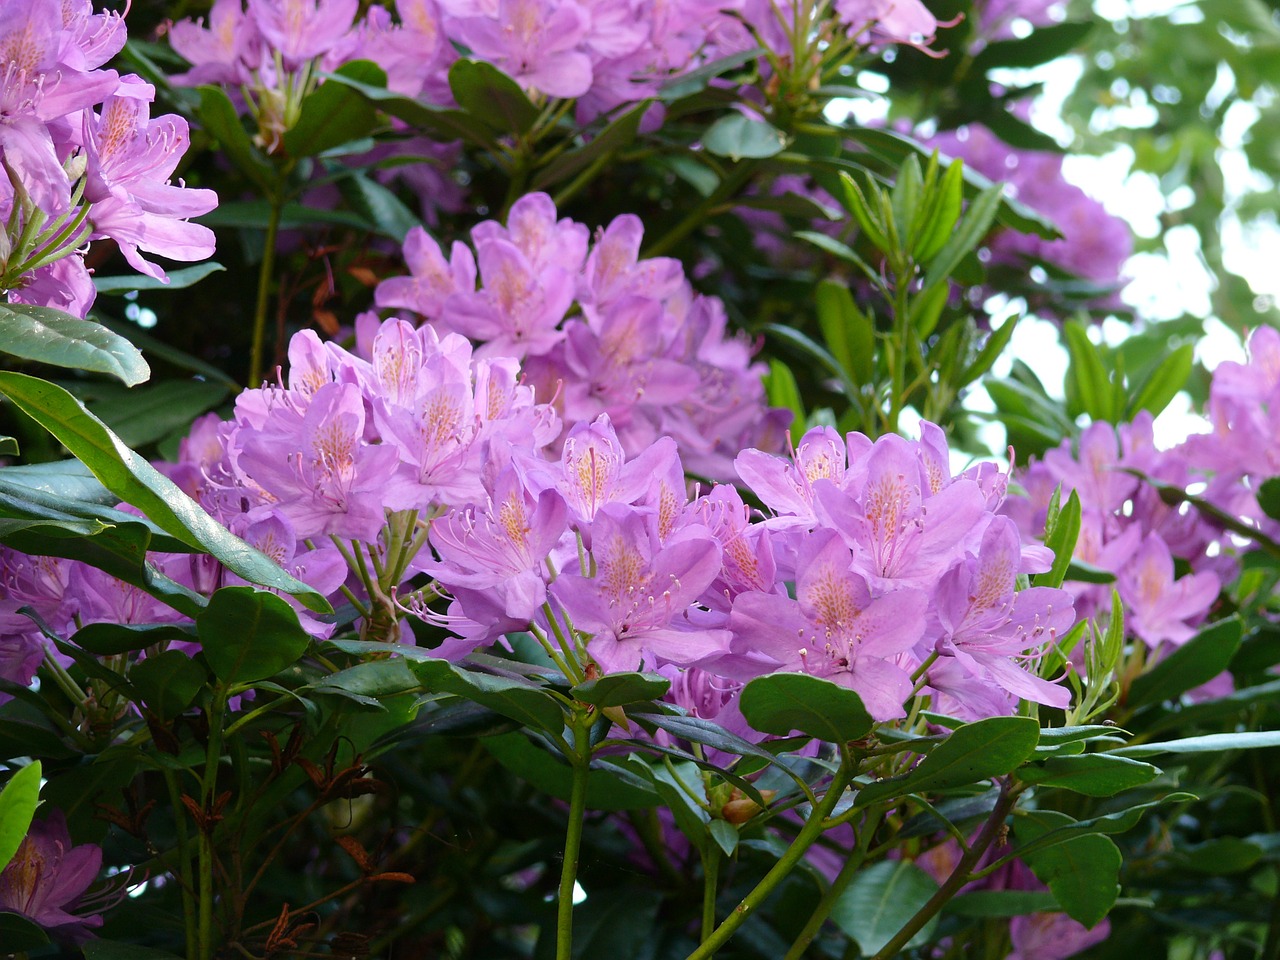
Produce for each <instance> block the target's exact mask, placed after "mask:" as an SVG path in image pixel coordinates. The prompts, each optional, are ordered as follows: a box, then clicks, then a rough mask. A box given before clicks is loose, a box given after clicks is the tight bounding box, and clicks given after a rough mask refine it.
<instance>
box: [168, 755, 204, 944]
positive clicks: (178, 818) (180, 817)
mask: <svg viewBox="0 0 1280 960" xmlns="http://www.w3.org/2000/svg"><path fill="white" fill-rule="evenodd" d="M164 780H165V783H166V784H167V785H168V787H169V803H170V805H171V806H172V807H173V818H174V821H175V822H176V830H177V835H178V836H177V839H178V857H179V860H180V863H181V866H180V867H179V869H180V870H181V873H180V874H179V875H178V886H179V887H181V888H182V920H183V927H184V928H185V929H186V933H187V956H188V957H195V956H197V950H198V946H197V945H198V943H199V934H198V932H197V929H196V902H195V897H194V896H192V893H191V847H190V845H189V843H188V835H187V818H186V816H185V815H184V813H183V806H182V801H181V800H180V799H179V793H178V777H177V775H176V774H175V773H174V772H173V771H172V770H165V771H164Z"/></svg>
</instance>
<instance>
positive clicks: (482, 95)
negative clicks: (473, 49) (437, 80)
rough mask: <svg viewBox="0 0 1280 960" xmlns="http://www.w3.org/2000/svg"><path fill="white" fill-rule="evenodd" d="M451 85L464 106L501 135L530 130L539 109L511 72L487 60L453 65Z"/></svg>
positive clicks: (450, 74)
mask: <svg viewBox="0 0 1280 960" xmlns="http://www.w3.org/2000/svg"><path fill="white" fill-rule="evenodd" d="M449 89H450V90H451V91H452V92H453V99H454V100H456V101H457V102H458V106H460V107H461V108H462V109H463V110H465V111H466V112H467V113H468V114H470V115H471V116H473V117H475V118H476V119H477V120H479V121H481V122H482V123H484V124H486V125H487V126H489V127H490V128H491V129H492V130H493V131H494V132H495V133H498V134H500V135H510V134H522V133H528V132H529V130H530V129H531V128H532V127H533V125H534V123H536V122H537V120H538V113H539V110H538V108H537V107H536V106H534V105H533V102H532V101H531V100H530V99H529V96H528V94H526V93H525V92H524V90H523V88H521V86H520V84H518V83H516V82H515V81H514V80H512V79H511V78H510V77H509V76H507V75H506V74H505V73H503V72H502V71H501V70H499V69H498V68H497V67H495V66H494V65H493V64H491V63H487V62H485V61H484V60H466V59H463V60H458V61H456V62H455V63H454V64H453V66H451V67H450V68H449Z"/></svg>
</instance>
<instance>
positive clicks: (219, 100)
mask: <svg viewBox="0 0 1280 960" xmlns="http://www.w3.org/2000/svg"><path fill="white" fill-rule="evenodd" d="M199 91H200V107H199V109H198V110H197V111H196V115H197V116H198V117H199V118H200V125H201V126H203V127H204V129H205V130H206V131H208V133H209V135H210V136H211V137H213V138H214V139H215V140H217V141H218V143H219V144H220V145H221V146H222V151H223V153H225V154H226V156H227V159H228V160H230V161H231V163H232V165H233V166H235V167H236V168H237V169H238V170H239V171H240V172H241V173H243V174H244V175H245V176H246V177H248V178H249V179H250V180H252V181H253V182H254V183H255V184H256V185H257V186H258V188H259V190H261V192H262V193H263V194H264V195H265V196H273V195H274V194H275V192H276V190H277V189H279V184H280V175H279V173H277V172H276V168H275V167H274V166H273V165H272V163H271V161H270V160H268V159H267V157H266V155H265V154H263V152H262V151H261V150H259V149H258V148H257V147H256V146H255V145H254V143H253V140H251V139H250V137H249V134H248V133H246V132H245V129H244V125H243V124H242V123H241V122H240V115H239V114H237V113H236V108H235V106H234V104H232V102H231V98H230V97H228V96H227V95H226V93H224V92H223V90H222V88H221V87H218V86H214V85H213V84H206V85H205V86H203V87H200V88H199Z"/></svg>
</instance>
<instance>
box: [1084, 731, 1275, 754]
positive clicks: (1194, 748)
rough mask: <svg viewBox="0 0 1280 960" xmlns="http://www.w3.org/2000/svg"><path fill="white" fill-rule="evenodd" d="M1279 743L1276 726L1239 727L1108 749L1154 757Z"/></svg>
mask: <svg viewBox="0 0 1280 960" xmlns="http://www.w3.org/2000/svg"><path fill="white" fill-rule="evenodd" d="M1267 747H1280V730H1255V731H1250V730H1242V731H1240V732H1239V733H1209V734H1205V735H1204V736H1200V737H1186V738H1185V739H1182V740H1164V741H1162V742H1160V743H1134V744H1130V745H1129V746H1125V747H1117V748H1116V749H1115V750H1111V751H1109V752H1110V753H1112V754H1114V755H1115V756H1117V757H1135V758H1139V757H1158V756H1161V755H1162V754H1174V755H1176V756H1183V755H1188V754H1197V753H1223V752H1224V751H1227V750H1263V749H1266V748H1267Z"/></svg>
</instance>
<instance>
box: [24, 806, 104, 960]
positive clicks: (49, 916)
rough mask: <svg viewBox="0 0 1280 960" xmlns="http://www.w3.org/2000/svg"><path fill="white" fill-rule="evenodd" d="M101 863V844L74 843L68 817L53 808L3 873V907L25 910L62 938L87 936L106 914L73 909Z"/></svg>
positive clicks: (33, 919) (34, 824)
mask: <svg viewBox="0 0 1280 960" xmlns="http://www.w3.org/2000/svg"><path fill="white" fill-rule="evenodd" d="M101 867H102V848H101V847H98V846H95V845H94V844H89V843H86V844H81V845H79V846H72V844H71V836H70V834H68V833H67V821H66V818H65V817H64V816H63V815H62V811H61V810H55V811H54V812H53V813H52V814H50V815H49V818H48V819H47V820H45V821H43V822H39V823H33V824H32V825H31V829H30V830H29V831H28V832H27V835H26V837H24V838H23V840H22V843H20V844H19V845H18V852H17V853H16V854H15V855H14V857H13V859H12V860H10V861H9V864H8V866H6V867H5V868H4V872H3V873H0V910H3V911H9V912H12V913H18V914H21V915H22V916H24V917H26V918H27V919H28V920H30V921H32V922H33V923H36V924H39V925H40V926H41V927H44V928H45V930H47V931H48V932H49V933H52V934H53V935H55V936H56V937H58V938H59V939H65V940H70V941H72V942H73V943H79V942H82V941H84V940H87V939H89V938H90V937H92V934H91V933H90V932H89V931H90V929H91V928H93V927H100V926H102V918H101V917H99V916H80V915H77V914H75V913H73V912H72V911H73V910H75V909H76V907H77V905H78V904H79V902H80V898H81V897H82V896H84V892H85V891H86V890H87V889H88V888H89V885H90V884H91V883H93V881H94V880H95V879H96V878H97V876H98V871H99V869H101Z"/></svg>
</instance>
